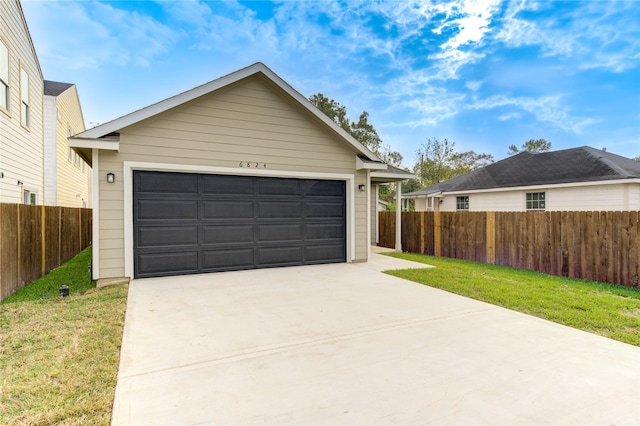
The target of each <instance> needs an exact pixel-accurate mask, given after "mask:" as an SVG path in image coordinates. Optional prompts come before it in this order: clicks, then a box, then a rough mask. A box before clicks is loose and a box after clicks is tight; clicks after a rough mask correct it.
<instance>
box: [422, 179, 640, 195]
mask: <svg viewBox="0 0 640 426" xmlns="http://www.w3.org/2000/svg"><path fill="white" fill-rule="evenodd" d="M625 183H638V184H640V179H637V178H634V179H615V180H597V181H591V182H573V183H556V184H552V185H532V186H512V187H507V188H491V189H474V190H469V191H446V192H442V196H443V197H444V196H446V195H458V194H479V193H486V192H509V191H539V190H543V189H556V188H575V187H584V186H602V185H620V184H625ZM429 196H431V195H429Z"/></svg>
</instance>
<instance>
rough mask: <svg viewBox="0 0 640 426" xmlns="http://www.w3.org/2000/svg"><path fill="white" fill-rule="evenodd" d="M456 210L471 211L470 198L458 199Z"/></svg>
mask: <svg viewBox="0 0 640 426" xmlns="http://www.w3.org/2000/svg"><path fill="white" fill-rule="evenodd" d="M456 210H469V196H468V195H463V196H461V197H456Z"/></svg>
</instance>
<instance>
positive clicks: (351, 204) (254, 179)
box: [69, 63, 413, 286]
mask: <svg viewBox="0 0 640 426" xmlns="http://www.w3.org/2000/svg"><path fill="white" fill-rule="evenodd" d="M69 143H70V146H71V147H72V148H73V149H74V150H76V151H77V152H79V153H80V154H81V155H82V156H83V158H86V159H87V161H88V162H89V164H90V165H91V168H92V177H91V179H92V182H91V188H92V194H91V204H92V207H93V229H92V231H93V237H92V245H93V258H92V279H94V280H96V281H97V285H98V286H103V285H111V284H116V283H124V282H129V281H130V280H131V279H134V278H136V279H137V278H146V277H160V276H174V275H184V274H200V273H207V272H223V271H233V270H245V269H259V268H272V267H279V266H297V265H310V264H323V263H339V262H366V261H367V259H368V257H369V248H370V244H371V243H372V242H374V238H373V236H375V233H376V229H377V228H376V226H375V224H376V223H377V222H376V221H377V219H376V218H377V215H376V205H377V201H376V194H377V188H378V187H377V185H379V184H383V183H388V182H398V181H401V180H403V179H409V178H413V174H412V173H410V172H406V171H402V170H398V169H395V170H394V169H390V168H389V167H388V166H387V164H385V163H384V162H383V161H382V159H380V158H378V156H377V155H375V154H374V153H373V152H371V151H370V150H369V149H368V148H367V147H365V146H364V145H362V144H361V143H360V142H359V141H357V140H356V139H355V138H354V137H353V136H352V135H350V134H349V133H348V132H346V131H345V130H344V129H343V128H341V127H340V126H339V125H338V124H336V122H334V121H333V120H332V119H331V118H330V117H328V116H327V115H325V114H324V113H323V112H322V111H320V110H319V109H318V108H316V107H315V106H314V105H313V104H312V103H311V102H309V100H308V99H307V98H305V97H304V96H303V95H301V94H300V93H299V92H297V91H296V90H295V89H293V87H291V86H290V85H289V84H288V83H287V82H285V81H284V80H283V79H282V78H280V77H279V76H278V75H276V74H275V73H274V72H273V71H271V70H270V69H269V68H268V67H266V66H265V65H264V64H262V63H256V64H253V65H251V66H248V67H246V68H243V69H240V70H238V71H235V72H233V73H231V74H227V75H225V76H222V77H220V78H217V79H215V80H212V81H210V82H208V83H205V84H203V85H201V86H197V87H194V88H193V89H190V90H187V91H186V92H182V93H179V94H177V95H175V96H172V97H170V98H167V99H165V100H162V101H160V102H157V103H155V104H152V105H149V106H147V107H144V108H142V109H139V110H136V111H133V112H131V113H130V114H127V115H124V116H122V117H119V118H116V119H115V120H112V121H109V122H106V123H104V124H101V125H99V126H96V127H93V128H91V129H89V130H86V131H84V132H82V133H80V134H78V135H75V136H73V137H71V138H69ZM372 182H375V185H374V184H372ZM399 219H400V217H398V220H399ZM398 223H399V222H398Z"/></svg>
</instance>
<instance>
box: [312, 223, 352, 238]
mask: <svg viewBox="0 0 640 426" xmlns="http://www.w3.org/2000/svg"><path fill="white" fill-rule="evenodd" d="M305 231H306V232H305V237H306V238H305V241H313V240H326V239H340V240H341V239H342V238H343V237H344V234H345V229H344V223H316V224H308V225H306V229H305Z"/></svg>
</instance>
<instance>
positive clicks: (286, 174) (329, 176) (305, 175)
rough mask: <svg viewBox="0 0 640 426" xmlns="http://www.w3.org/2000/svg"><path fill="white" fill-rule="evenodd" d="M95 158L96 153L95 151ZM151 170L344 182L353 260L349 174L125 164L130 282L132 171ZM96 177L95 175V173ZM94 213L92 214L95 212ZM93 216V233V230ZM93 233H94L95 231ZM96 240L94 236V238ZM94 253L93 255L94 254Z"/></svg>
mask: <svg viewBox="0 0 640 426" xmlns="http://www.w3.org/2000/svg"><path fill="white" fill-rule="evenodd" d="M94 154H95V151H94ZM134 170H151V171H158V172H182V173H202V174H224V175H235V176H269V177H282V178H298V179H326V180H343V181H345V182H346V187H347V188H346V189H347V194H346V198H347V203H348V206H347V218H346V221H347V232H346V239H347V262H348V263H351V261H352V260H353V259H355V256H356V247H355V241H356V227H355V223H354V220H355V190H356V189H355V175H353V174H348V173H320V172H292V171H286V170H259V169H258V170H256V169H240V168H235V167H234V168H232V167H210V166H195V165H186V164H169V163H146V162H139V161H124V162H123V163H122V176H123V185H124V212H123V218H124V262H125V264H124V274H125V276H126V277H129V278H130V279H133V276H134V268H133V171H134ZM94 175H95V173H94ZM94 211H95V210H94ZM95 223H96V220H95V216H94V229H95ZM94 232H95V231H94ZM94 238H95V234H94ZM94 253H95V251H94Z"/></svg>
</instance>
